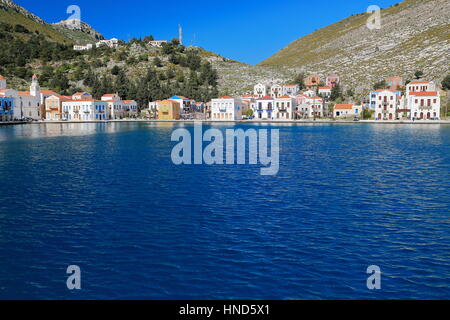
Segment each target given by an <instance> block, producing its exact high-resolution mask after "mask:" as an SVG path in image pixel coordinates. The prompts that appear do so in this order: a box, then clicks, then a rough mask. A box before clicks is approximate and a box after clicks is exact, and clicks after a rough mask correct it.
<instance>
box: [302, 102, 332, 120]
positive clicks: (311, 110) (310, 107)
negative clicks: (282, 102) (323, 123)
mask: <svg viewBox="0 0 450 320" xmlns="http://www.w3.org/2000/svg"><path fill="white" fill-rule="evenodd" d="M298 100H299V97H297V101H298ZM296 110H297V116H298V117H299V118H303V119H311V118H320V117H326V116H328V103H327V102H324V101H323V99H322V98H320V97H307V96H305V97H304V99H301V104H299V105H297V108H296Z"/></svg>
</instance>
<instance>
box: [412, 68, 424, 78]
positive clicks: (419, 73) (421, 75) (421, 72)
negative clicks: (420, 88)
mask: <svg viewBox="0 0 450 320" xmlns="http://www.w3.org/2000/svg"><path fill="white" fill-rule="evenodd" d="M414 77H415V78H416V79H417V80H419V79H421V78H422V77H423V71H419V70H418V71H416V72H415V73H414Z"/></svg>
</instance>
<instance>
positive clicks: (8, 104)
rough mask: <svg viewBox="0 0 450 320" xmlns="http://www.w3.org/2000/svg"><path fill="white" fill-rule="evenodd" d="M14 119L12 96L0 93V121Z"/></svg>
mask: <svg viewBox="0 0 450 320" xmlns="http://www.w3.org/2000/svg"><path fill="white" fill-rule="evenodd" d="M12 120H14V97H5V96H2V95H1V94H0V122H2V121H12Z"/></svg>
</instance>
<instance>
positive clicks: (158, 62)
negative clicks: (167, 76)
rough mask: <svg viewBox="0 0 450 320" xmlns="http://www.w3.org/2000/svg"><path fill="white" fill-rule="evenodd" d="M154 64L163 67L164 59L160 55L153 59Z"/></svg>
mask: <svg viewBox="0 0 450 320" xmlns="http://www.w3.org/2000/svg"><path fill="white" fill-rule="evenodd" d="M153 65H154V66H155V67H157V68H161V67H162V66H163V64H162V61H161V59H160V58H159V57H156V58H155V59H153Z"/></svg>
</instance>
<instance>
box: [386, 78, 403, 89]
mask: <svg viewBox="0 0 450 320" xmlns="http://www.w3.org/2000/svg"><path fill="white" fill-rule="evenodd" d="M385 81H386V84H387V85H388V89H390V90H399V89H400V88H402V87H403V86H404V85H405V82H404V81H403V78H402V77H390V78H386V80H385Z"/></svg>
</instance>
